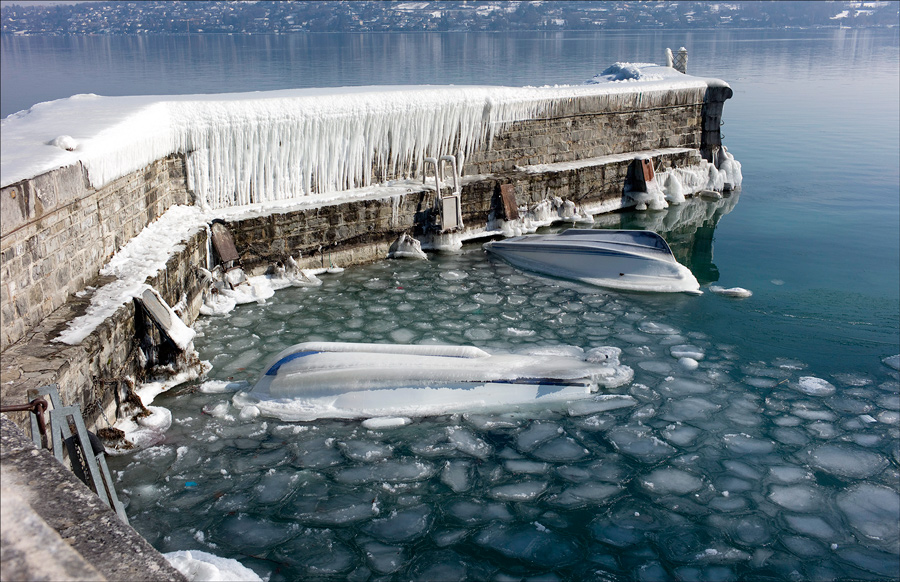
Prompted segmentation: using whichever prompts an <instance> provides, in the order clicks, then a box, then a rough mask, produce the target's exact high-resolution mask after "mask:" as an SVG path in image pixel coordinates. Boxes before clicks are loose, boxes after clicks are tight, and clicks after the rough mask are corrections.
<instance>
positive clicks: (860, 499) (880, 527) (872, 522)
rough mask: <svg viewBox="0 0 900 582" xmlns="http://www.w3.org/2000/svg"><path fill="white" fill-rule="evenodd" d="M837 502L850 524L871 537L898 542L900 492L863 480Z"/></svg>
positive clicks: (899, 531)
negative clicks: (863, 481)
mask: <svg viewBox="0 0 900 582" xmlns="http://www.w3.org/2000/svg"><path fill="white" fill-rule="evenodd" d="M837 505H838V507H839V508H840V509H841V511H842V512H843V513H844V516H845V517H846V518H847V521H849V523H850V525H851V526H852V527H853V529H855V530H856V531H857V532H859V533H860V534H862V535H864V536H865V537H867V538H872V539H877V540H884V541H886V542H889V543H893V544H896V543H897V540H898V536H900V530H898V528H897V523H898V520H900V495H898V493H897V492H896V491H894V490H893V489H890V488H888V487H883V486H881V485H873V484H871V483H860V484H858V485H855V486H853V487H851V488H850V490H849V491H846V492H844V493H841V494H839V495H838V497H837Z"/></svg>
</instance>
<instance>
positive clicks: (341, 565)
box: [275, 529, 357, 578]
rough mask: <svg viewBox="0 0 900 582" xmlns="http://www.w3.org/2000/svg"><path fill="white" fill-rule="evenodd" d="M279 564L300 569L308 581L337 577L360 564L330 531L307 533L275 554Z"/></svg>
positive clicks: (352, 552)
mask: <svg viewBox="0 0 900 582" xmlns="http://www.w3.org/2000/svg"><path fill="white" fill-rule="evenodd" d="M275 556H276V558H277V559H278V560H279V561H282V562H284V563H287V564H291V565H292V566H294V567H300V568H302V569H304V570H305V574H306V576H304V577H308V578H318V577H321V576H334V575H336V574H341V573H343V572H347V571H348V570H350V569H351V568H352V567H353V566H355V565H356V564H357V557H356V553H355V552H354V551H353V550H351V549H350V548H349V547H348V546H347V545H346V544H345V543H343V542H342V541H341V540H339V539H337V537H336V536H335V535H334V533H332V532H331V531H330V530H327V529H304V530H303V531H301V532H300V534H299V535H298V536H297V537H296V538H294V539H292V540H290V541H289V542H287V543H285V544H282V545H281V546H279V547H278V548H277V549H276V550H275Z"/></svg>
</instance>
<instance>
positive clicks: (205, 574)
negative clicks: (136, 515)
mask: <svg viewBox="0 0 900 582" xmlns="http://www.w3.org/2000/svg"><path fill="white" fill-rule="evenodd" d="M163 557H164V558H165V559H166V560H167V561H168V562H169V563H170V564H172V566H174V567H175V569H176V570H178V571H179V572H181V573H182V574H183V575H184V577H185V578H187V579H188V581H189V582H262V578H260V577H259V575H258V574H257V573H256V572H254V571H253V570H251V569H250V568H247V567H246V566H244V565H243V564H241V563H240V562H238V561H237V560H233V559H231V558H220V557H219V556H215V555H213V554H210V553H208V552H203V551H201V550H190V551H186V550H179V551H176V552H167V553H165V554H163Z"/></svg>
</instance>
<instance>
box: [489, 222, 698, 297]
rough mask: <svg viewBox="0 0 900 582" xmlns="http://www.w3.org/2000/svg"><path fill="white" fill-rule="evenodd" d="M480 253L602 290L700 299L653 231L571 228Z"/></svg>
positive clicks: (498, 243) (497, 243)
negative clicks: (678, 294)
mask: <svg viewBox="0 0 900 582" xmlns="http://www.w3.org/2000/svg"><path fill="white" fill-rule="evenodd" d="M484 250H486V251H488V252H491V253H494V254H496V255H497V256H499V257H501V258H502V259H504V260H505V261H507V262H508V263H510V264H511V265H513V266H516V267H519V268H521V269H525V270H527V271H535V272H538V273H544V274H547V275H552V276H555V277H561V278H564V279H575V280H578V281H582V282H584V283H589V284H592V285H599V286H601V287H609V288H613V289H624V290H629V291H654V292H687V293H695V294H699V293H701V291H700V284H699V283H698V282H697V278H696V277H694V274H693V273H691V271H690V269H688V268H687V267H685V266H684V265H682V264H680V263H679V262H678V261H677V260H676V259H675V257H674V256H673V255H672V249H670V248H669V245H668V243H667V242H666V241H665V239H663V238H662V237H661V236H659V235H658V234H656V233H655V232H652V231H646V230H594V229H576V228H570V229H568V230H565V231H563V232H561V233H556V234H535V235H525V236H517V237H512V238H508V239H504V240H496V241H490V242H487V243H485V244H484Z"/></svg>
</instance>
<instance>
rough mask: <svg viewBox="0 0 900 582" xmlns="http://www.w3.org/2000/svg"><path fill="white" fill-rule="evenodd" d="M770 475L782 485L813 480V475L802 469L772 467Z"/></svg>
mask: <svg viewBox="0 0 900 582" xmlns="http://www.w3.org/2000/svg"><path fill="white" fill-rule="evenodd" d="M769 473H771V475H772V477H773V478H774V479H775V480H776V481H778V482H780V483H799V482H801V481H808V480H810V479H812V477H813V475H812V473H810V472H809V471H807V470H806V469H804V468H802V467H790V466H778V467H770V468H769Z"/></svg>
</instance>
